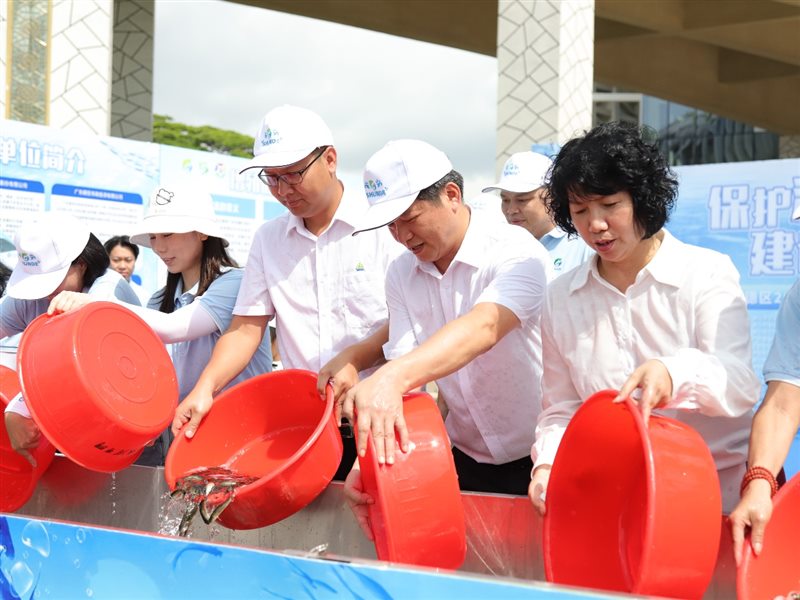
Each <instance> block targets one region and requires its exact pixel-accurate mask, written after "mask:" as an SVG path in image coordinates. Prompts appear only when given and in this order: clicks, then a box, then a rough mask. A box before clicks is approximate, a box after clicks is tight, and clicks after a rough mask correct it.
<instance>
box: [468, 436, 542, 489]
mask: <svg viewBox="0 0 800 600" xmlns="http://www.w3.org/2000/svg"><path fill="white" fill-rule="evenodd" d="M453 460H454V461H455V463H456V472H457V473H458V487H459V488H461V490H462V491H465V492H491V493H493V494H512V495H515V496H527V495H528V484H529V483H530V482H531V469H533V461H532V460H531V457H530V456H525V457H523V458H520V459H519V460H515V461H512V462H508V463H503V464H502V465H491V464H488V463H479V462H478V461H477V460H475V459H474V458H472V457H470V456H467V455H466V454H464V453H463V452H462V451H461V450H459V449H458V448H456V447H455V446H453Z"/></svg>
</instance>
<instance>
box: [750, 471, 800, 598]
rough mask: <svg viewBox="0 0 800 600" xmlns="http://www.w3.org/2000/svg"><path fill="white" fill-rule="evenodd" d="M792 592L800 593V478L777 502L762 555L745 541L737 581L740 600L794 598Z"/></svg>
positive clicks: (788, 485) (783, 490)
mask: <svg viewBox="0 0 800 600" xmlns="http://www.w3.org/2000/svg"><path fill="white" fill-rule="evenodd" d="M789 592H797V593H800V474H797V475H795V476H794V477H792V478H791V479H790V480H789V481H788V482H786V484H785V485H784V486H783V487H782V488H781V489H780V490H779V491H778V493H777V494H775V498H773V503H772V518H771V519H770V520H769V523H767V529H766V531H765V532H764V547H763V549H762V550H761V554H759V555H758V556H756V555H755V554H753V550H752V548H751V547H750V540H749V538H748V539H747V540H746V541H745V545H744V557H743V559H742V564H741V566H740V567H739V570H738V573H737V578H736V595H737V597H738V598H739V600H761V599H762V598H777V597H786V598H790V596H789Z"/></svg>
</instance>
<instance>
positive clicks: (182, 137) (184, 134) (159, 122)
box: [153, 115, 253, 158]
mask: <svg viewBox="0 0 800 600" xmlns="http://www.w3.org/2000/svg"><path fill="white" fill-rule="evenodd" d="M153 141H154V142H155V143H156V144H166V145H168V146H180V147H181V148H193V149H194V150H205V151H206V152H217V153H219V154H230V155H231V156H241V157H243V158H251V157H252V156H253V138H252V137H250V136H249V135H244V134H243V133H238V132H236V131H229V130H227V129H218V128H216V127H211V126H209V125H201V126H199V127H196V126H194V125H185V124H184V123H176V122H175V121H173V120H172V117H168V116H165V115H153Z"/></svg>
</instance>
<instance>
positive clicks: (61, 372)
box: [17, 302, 178, 472]
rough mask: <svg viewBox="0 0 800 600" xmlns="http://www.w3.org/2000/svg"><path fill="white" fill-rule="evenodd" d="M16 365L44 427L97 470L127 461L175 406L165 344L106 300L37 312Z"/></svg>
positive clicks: (115, 467) (28, 399) (71, 453)
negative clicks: (58, 311) (60, 311)
mask: <svg viewBox="0 0 800 600" xmlns="http://www.w3.org/2000/svg"><path fill="white" fill-rule="evenodd" d="M17 371H18V373H19V377H20V382H21V383H22V391H23V394H24V396H25V400H26V402H27V404H28V408H29V409H30V411H31V414H32V416H33V418H34V420H35V421H36V423H37V424H38V425H39V427H40V428H41V430H42V433H44V435H45V436H46V437H47V439H48V440H50V442H52V443H53V444H54V445H55V446H56V447H57V448H58V449H59V450H61V452H63V453H64V454H65V455H66V456H67V457H69V458H70V459H72V460H73V461H75V462H76V463H78V464H79V465H81V466H83V467H86V468H87V469H93V470H95V471H103V472H114V471H119V470H120V469H123V468H125V467H127V466H129V465H131V464H132V463H133V462H134V461H135V460H136V458H137V457H138V456H139V454H140V453H141V451H142V448H144V446H145V445H146V444H147V443H148V442H149V441H151V440H152V439H154V438H155V437H157V436H158V435H159V434H160V433H161V432H162V431H164V429H166V428H167V426H168V425H169V424H170V423H171V422H172V417H173V415H174V412H175V407H176V406H177V401H178V381H177V378H176V376H175V369H174V368H173V366H172V361H171V360H170V358H169V355H168V354H167V350H166V348H165V347H164V344H163V343H162V342H161V340H160V339H159V338H158V336H157V335H156V334H155V332H154V331H153V330H152V329H151V328H150V327H149V326H148V325H147V324H146V323H145V322H144V321H143V320H141V319H140V318H139V317H137V316H136V315H135V314H134V313H133V312H131V311H130V310H128V309H127V308H124V307H122V306H120V305H118V304H113V303H111V302H93V303H91V304H88V305H86V306H84V307H83V308H81V309H79V310H76V311H74V312H69V313H64V314H60V315H56V316H50V317H49V316H47V315H42V316H40V317H37V318H36V319H35V320H34V321H33V322H32V323H31V324H30V325H29V326H28V328H27V329H26V330H25V333H24V334H23V335H22V341H21V342H20V346H19V352H18V353H17Z"/></svg>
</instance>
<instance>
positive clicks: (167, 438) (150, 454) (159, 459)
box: [133, 427, 175, 467]
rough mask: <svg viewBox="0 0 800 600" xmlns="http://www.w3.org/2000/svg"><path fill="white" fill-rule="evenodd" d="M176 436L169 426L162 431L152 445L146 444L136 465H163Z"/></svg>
mask: <svg viewBox="0 0 800 600" xmlns="http://www.w3.org/2000/svg"><path fill="white" fill-rule="evenodd" d="M174 439H175V436H173V435H172V431H171V430H170V428H169V427H167V429H165V430H164V431H162V432H161V435H160V436H158V437H157V438H156V441H155V442H154V443H153V445H152V446H145V447H144V450H142V453H141V454H140V455H139V458H137V459H136V462H135V463H133V464H135V465H144V466H146V467H163V466H164V460H166V458H167V451H168V450H169V446H170V444H171V443H172V440H174Z"/></svg>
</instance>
